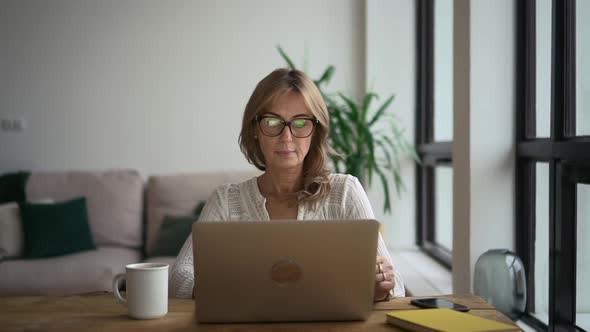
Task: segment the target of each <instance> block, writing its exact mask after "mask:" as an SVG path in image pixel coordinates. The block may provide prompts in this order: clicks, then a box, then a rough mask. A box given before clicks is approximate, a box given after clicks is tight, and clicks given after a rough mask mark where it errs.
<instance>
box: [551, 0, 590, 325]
mask: <svg viewBox="0 0 590 332" xmlns="http://www.w3.org/2000/svg"><path fill="white" fill-rule="evenodd" d="M552 8H553V26H552V67H551V72H552V81H551V82H552V87H551V99H552V102H551V141H552V143H553V144H552V145H553V146H552V151H551V152H552V155H553V156H552V157H553V158H554V159H552V160H551V162H550V166H549V179H550V180H549V181H550V184H549V185H550V192H549V211H550V215H549V225H550V226H549V227H550V229H549V269H550V274H549V330H550V331H562V330H571V329H572V328H573V326H575V316H576V306H575V300H576V299H575V287H576V283H575V280H576V279H575V278H576V275H575V262H576V261H575V257H576V247H575V244H576V239H575V202H574V201H575V196H576V192H575V190H576V188H575V185H574V184H573V183H572V182H570V181H567V178H566V174H567V167H566V166H565V164H564V161H566V160H573V159H577V158H578V157H579V156H577V154H576V152H575V150H576V149H575V147H574V145H573V144H571V143H573V142H571V141H570V142H569V143H568V142H567V138H568V137H571V136H575V83H576V82H575V35H574V31H575V20H574V18H575V2H574V1H562V0H553V7H552ZM581 144H582V146H583V145H584V143H581ZM572 149H573V150H572ZM556 154H558V156H555V155H556Z"/></svg>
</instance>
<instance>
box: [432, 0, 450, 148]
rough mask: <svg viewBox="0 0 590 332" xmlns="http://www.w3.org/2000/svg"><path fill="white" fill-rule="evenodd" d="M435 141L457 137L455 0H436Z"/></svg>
mask: <svg viewBox="0 0 590 332" xmlns="http://www.w3.org/2000/svg"><path fill="white" fill-rule="evenodd" d="M433 53H434V140H435V141H439V142H440V141H452V140H453V0H437V1H434V50H433Z"/></svg>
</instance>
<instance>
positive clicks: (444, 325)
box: [387, 309, 520, 332]
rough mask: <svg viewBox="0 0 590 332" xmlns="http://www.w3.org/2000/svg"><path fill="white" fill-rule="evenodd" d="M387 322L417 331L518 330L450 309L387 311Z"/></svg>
mask: <svg viewBox="0 0 590 332" xmlns="http://www.w3.org/2000/svg"><path fill="white" fill-rule="evenodd" d="M387 322H388V323H389V324H391V325H395V326H399V327H401V328H404V329H407V330H410V331H418V332H422V331H425V332H430V331H441V332H442V331H449V332H468V331H469V332H476V331H520V329H519V328H518V327H516V326H512V325H508V324H504V323H500V322H496V321H494V320H491V319H487V318H482V317H478V316H474V315H471V314H466V313H463V312H458V311H455V310H452V309H418V310H395V311H390V312H388V313H387Z"/></svg>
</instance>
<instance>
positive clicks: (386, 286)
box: [375, 281, 395, 292]
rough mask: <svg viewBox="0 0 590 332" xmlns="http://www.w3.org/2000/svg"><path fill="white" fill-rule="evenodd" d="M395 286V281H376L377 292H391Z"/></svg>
mask: <svg viewBox="0 0 590 332" xmlns="http://www.w3.org/2000/svg"><path fill="white" fill-rule="evenodd" d="M393 287H395V284H394V282H393V281H382V282H378V283H375V292H389V291H390V290H392V289H393Z"/></svg>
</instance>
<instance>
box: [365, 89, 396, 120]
mask: <svg viewBox="0 0 590 332" xmlns="http://www.w3.org/2000/svg"><path fill="white" fill-rule="evenodd" d="M393 98H394V95H391V96H389V98H387V100H385V102H384V103H383V104H382V105H381V107H379V109H378V110H377V113H375V115H373V118H371V121H369V126H372V125H373V124H374V123H375V122H377V120H379V118H380V117H381V116H382V115H383V113H385V111H386V110H387V108H388V107H389V105H390V104H391V103H392V102H393Z"/></svg>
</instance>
